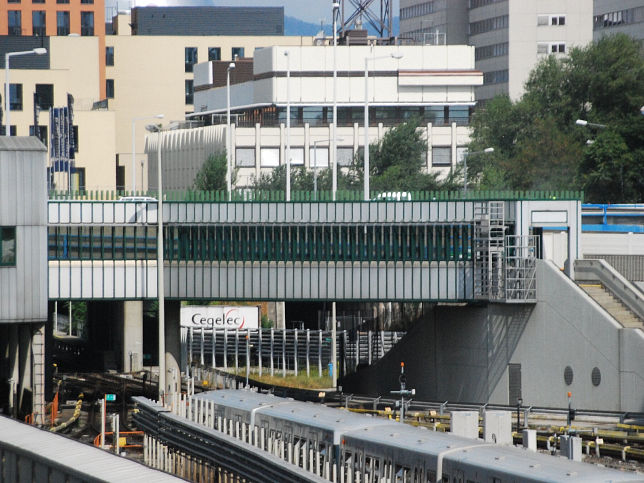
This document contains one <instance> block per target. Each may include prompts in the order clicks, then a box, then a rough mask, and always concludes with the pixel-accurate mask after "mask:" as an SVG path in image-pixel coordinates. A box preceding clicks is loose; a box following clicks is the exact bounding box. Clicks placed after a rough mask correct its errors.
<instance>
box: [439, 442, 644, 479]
mask: <svg viewBox="0 0 644 483" xmlns="http://www.w3.org/2000/svg"><path fill="white" fill-rule="evenodd" d="M450 459H451V460H456V461H458V462H459V464H460V465H467V464H471V465H474V466H476V467H478V468H494V469H495V470H496V471H497V472H499V473H504V474H507V475H512V476H513V477H515V478H518V479H520V480H521V481H534V480H536V481H575V480H576V481H583V482H609V481H610V482H616V481H642V480H643V479H644V475H642V474H638V473H634V472H627V471H620V470H616V469H609V468H605V467H602V466H597V465H593V464H590V463H583V462H579V461H571V460H569V459H567V458H565V457H562V456H550V455H547V454H543V453H538V452H535V451H528V450H527V449H524V448H519V447H516V446H502V445H494V444H490V445H484V446H481V447H478V448H476V449H475V450H474V451H467V452H465V451H457V452H455V453H453V454H451V455H450Z"/></svg>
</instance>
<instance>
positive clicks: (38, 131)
mask: <svg viewBox="0 0 644 483" xmlns="http://www.w3.org/2000/svg"><path fill="white" fill-rule="evenodd" d="M29 135H30V136H36V137H37V138H38V139H40V141H41V142H42V143H43V144H44V145H45V146H47V145H48V144H47V141H48V136H47V126H29Z"/></svg>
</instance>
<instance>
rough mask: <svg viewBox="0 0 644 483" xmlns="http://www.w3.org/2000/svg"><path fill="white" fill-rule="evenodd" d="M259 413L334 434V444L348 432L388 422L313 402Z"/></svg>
mask: <svg viewBox="0 0 644 483" xmlns="http://www.w3.org/2000/svg"><path fill="white" fill-rule="evenodd" d="M259 413H261V414H263V415H267V416H271V417H275V418H279V419H281V420H283V421H290V422H292V423H297V424H300V425H307V426H313V427H316V428H319V429H322V430H325V431H329V432H332V433H333V444H340V440H341V435H342V434H343V433H345V432H347V431H351V430H355V429H358V428H364V427H368V426H380V425H383V424H386V423H387V422H388V420H386V419H380V418H374V417H371V416H367V415H364V414H355V413H352V412H349V411H345V410H342V409H334V408H330V407H327V406H324V405H322V404H317V403H311V402H306V403H304V402H290V403H287V404H280V405H277V406H272V407H266V408H262V409H261V410H260V411H259Z"/></svg>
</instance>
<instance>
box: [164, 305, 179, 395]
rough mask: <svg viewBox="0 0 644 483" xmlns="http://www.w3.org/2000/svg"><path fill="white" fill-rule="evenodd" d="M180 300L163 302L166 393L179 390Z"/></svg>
mask: <svg viewBox="0 0 644 483" xmlns="http://www.w3.org/2000/svg"><path fill="white" fill-rule="evenodd" d="M180 316H181V302H179V301H174V300H172V301H166V302H165V368H166V378H165V379H166V388H165V393H166V394H172V393H174V392H180V391H181V368H180V365H179V364H180V362H181V319H180Z"/></svg>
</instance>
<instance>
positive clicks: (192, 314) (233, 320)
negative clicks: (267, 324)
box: [181, 305, 259, 330]
mask: <svg viewBox="0 0 644 483" xmlns="http://www.w3.org/2000/svg"><path fill="white" fill-rule="evenodd" d="M181 327H198V328H204V329H212V328H213V327H214V328H215V329H229V330H243V329H257V328H259V307H258V306H230V305H186V306H184V307H181Z"/></svg>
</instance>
